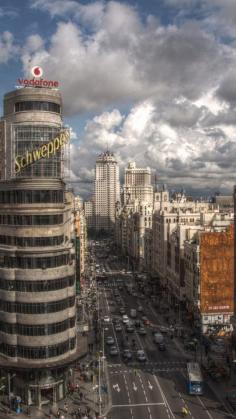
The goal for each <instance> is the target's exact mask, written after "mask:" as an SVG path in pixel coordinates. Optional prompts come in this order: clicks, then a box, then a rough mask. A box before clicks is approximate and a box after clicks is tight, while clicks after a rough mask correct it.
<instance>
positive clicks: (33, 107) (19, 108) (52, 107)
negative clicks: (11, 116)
mask: <svg viewBox="0 0 236 419" xmlns="http://www.w3.org/2000/svg"><path fill="white" fill-rule="evenodd" d="M24 111H47V112H55V113H61V107H60V105H58V103H54V102H45V101H44V102H43V101H36V100H31V101H22V102H17V103H15V112H24Z"/></svg>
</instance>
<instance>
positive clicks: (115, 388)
mask: <svg viewBox="0 0 236 419" xmlns="http://www.w3.org/2000/svg"><path fill="white" fill-rule="evenodd" d="M113 388H114V390H116V391H118V393H119V392H120V387H119V384H114V385H113Z"/></svg>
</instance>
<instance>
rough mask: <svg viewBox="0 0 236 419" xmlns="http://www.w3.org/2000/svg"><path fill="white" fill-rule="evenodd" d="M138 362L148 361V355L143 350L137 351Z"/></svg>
mask: <svg viewBox="0 0 236 419" xmlns="http://www.w3.org/2000/svg"><path fill="white" fill-rule="evenodd" d="M137 360H138V361H140V362H145V361H146V355H145V353H144V351H143V350H141V349H140V350H139V351H137Z"/></svg>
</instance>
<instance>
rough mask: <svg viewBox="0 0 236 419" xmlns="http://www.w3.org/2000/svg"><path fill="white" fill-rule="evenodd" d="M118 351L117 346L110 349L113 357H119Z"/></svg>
mask: <svg viewBox="0 0 236 419" xmlns="http://www.w3.org/2000/svg"><path fill="white" fill-rule="evenodd" d="M118 353H119V352H118V349H117V347H116V346H112V347H111V348H110V351H109V354H110V355H112V356H115V355H118Z"/></svg>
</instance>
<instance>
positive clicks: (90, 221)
mask: <svg viewBox="0 0 236 419" xmlns="http://www.w3.org/2000/svg"><path fill="white" fill-rule="evenodd" d="M84 216H85V218H86V224H87V229H93V228H94V227H95V221H94V201H93V200H91V201H84Z"/></svg>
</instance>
